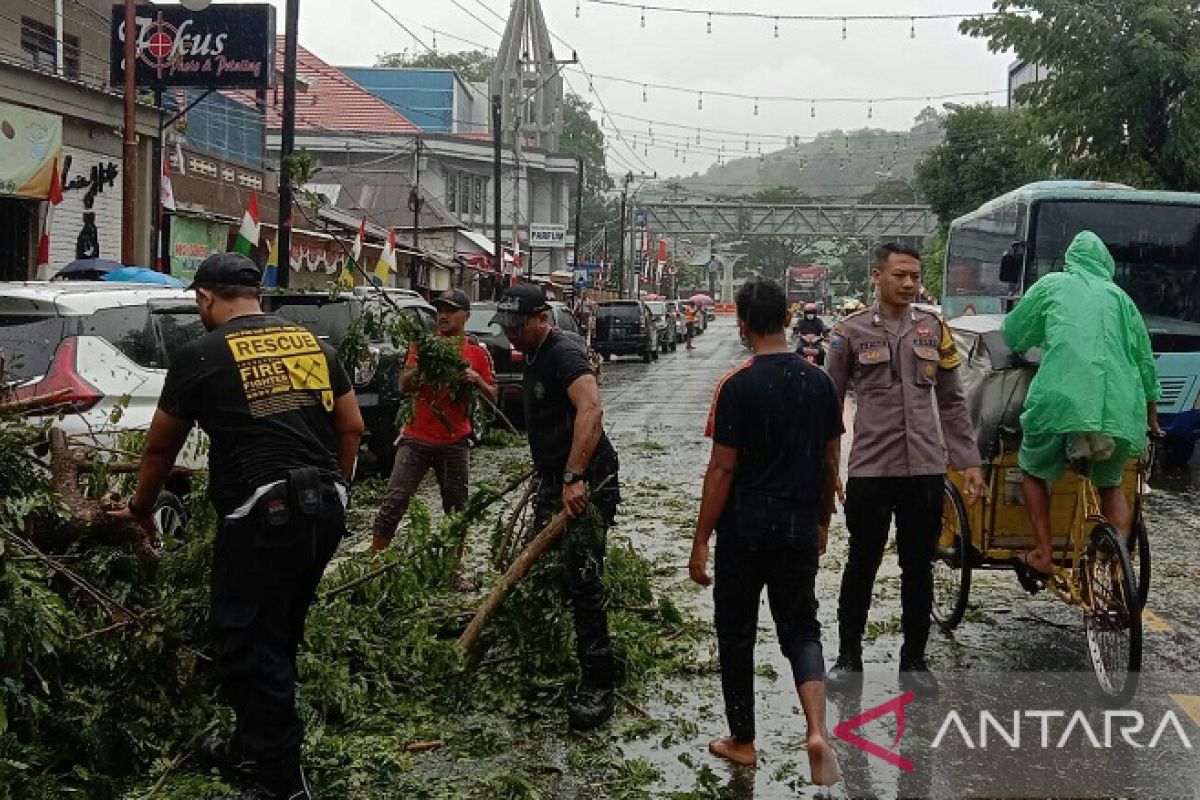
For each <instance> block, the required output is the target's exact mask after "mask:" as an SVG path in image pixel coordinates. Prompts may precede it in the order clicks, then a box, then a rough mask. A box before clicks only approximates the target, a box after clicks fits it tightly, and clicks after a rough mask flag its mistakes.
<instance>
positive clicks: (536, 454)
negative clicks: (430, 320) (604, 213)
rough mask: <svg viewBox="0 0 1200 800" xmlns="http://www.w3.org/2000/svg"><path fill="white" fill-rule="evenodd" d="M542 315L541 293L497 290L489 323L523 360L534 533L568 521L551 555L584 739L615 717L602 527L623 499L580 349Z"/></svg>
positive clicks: (574, 715)
mask: <svg viewBox="0 0 1200 800" xmlns="http://www.w3.org/2000/svg"><path fill="white" fill-rule="evenodd" d="M549 308H550V307H549V305H547V303H546V296H545V294H544V293H543V292H542V290H541V289H540V288H539V287H537V286H534V285H531V284H525V285H520V286H513V287H510V288H508V289H506V290H505V291H504V295H503V296H502V297H501V298H500V302H499V304H498V305H497V310H496V315H495V317H493V318H492V322H494V323H497V324H499V325H500V326H501V327H502V328H503V329H504V335H505V336H507V337H508V340H509V342H511V343H512V345H513V347H515V348H517V349H518V350H520V351H521V352H522V353H524V354H525V379H524V395H525V427H526V430H527V432H528V435H529V450H530V452H531V453H532V454H533V465H534V470H535V471H536V473H537V480H538V481H539V482H540V486H539V490H538V497H537V509H536V512H535V515H534V518H535V526H534V527H535V528H536V529H538V530H540V529H542V528H543V527H544V526H545V525H546V524H547V523H548V522H549V521H550V519H551V517H553V515H554V514H556V513H557V512H558V511H560V510H562V509H564V508H565V509H566V510H567V512H568V514H569V515H570V516H571V517H572V521H571V523H570V525H569V527H568V528H567V530H566V531H565V532H564V533H563V535H562V538H561V539H560V540H559V548H560V549H561V552H562V562H563V570H564V576H563V577H564V581H565V584H566V594H567V597H568V598H569V600H570V602H571V610H572V612H573V614H574V617H575V638H576V647H577V651H578V654H579V666H580V670H581V671H582V673H583V682H582V684H581V685H580V687H579V691H578V693H577V695H576V697H575V699H574V700H573V701H572V703H571V705H570V707H569V708H568V717H569V719H570V723H571V727H573V728H575V729H576V730H589V729H591V728H595V727H597V726H599V725H601V724H603V723H604V722H605V721H607V720H608V718H609V717H611V716H612V712H613V699H614V692H613V680H614V674H613V671H614V665H613V652H612V642H611V641H610V640H609V636H608V611H607V605H608V600H607V597H606V595H605V591H604V583H603V576H604V555H605V551H606V541H607V534H608V528H609V527H610V526H611V525H612V523H613V519H614V517H615V516H616V512H617V504H618V503H619V502H620V499H621V496H620V491H619V488H618V486H617V451H616V450H614V449H613V446H612V443H611V442H609V440H608V436H606V435H605V433H604V427H603V414H604V412H603V409H602V408H601V405H600V389H599V386H598V385H597V384H596V375H595V372H593V370H592V365H591V361H590V360H589V359H588V352H587V344H586V343H585V342H584V340H583V338H582V337H580V336H578V335H576V334H573V333H568V332H565V331H561V330H557V329H553V328H552V327H551V324H550V320H549V317H548V315H547V313H546V312H547V311H548V310H549ZM589 490H590V496H589Z"/></svg>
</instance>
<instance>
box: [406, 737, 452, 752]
mask: <svg viewBox="0 0 1200 800" xmlns="http://www.w3.org/2000/svg"><path fill="white" fill-rule="evenodd" d="M445 746H446V742H445V740H444V739H430V740H429V741H427V742H412V743H410V744H406V745H404V752H406V753H428V752H430V751H431V750H440V749H441V748H443V747H445Z"/></svg>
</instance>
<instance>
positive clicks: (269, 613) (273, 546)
mask: <svg viewBox="0 0 1200 800" xmlns="http://www.w3.org/2000/svg"><path fill="white" fill-rule="evenodd" d="M286 489H287V486H286V484H285V485H284V486H283V487H282V491H276V492H273V493H268V495H267V496H265V497H263V498H262V499H260V500H259V502H258V503H257V504H256V505H255V506H254V508H252V509H251V511H250V513H249V514H248V515H247V516H246V517H245V518H242V519H224V520H222V521H221V524H220V528H219V529H218V533H217V539H216V542H215V545H214V552H213V569H212V629H213V631H212V632H213V639H214V650H215V655H216V671H217V677H218V681H219V683H220V685H221V688H222V690H223V691H224V693H225V695H226V698H227V699H228V701H229V704H230V705H231V706H232V707H233V711H234V714H235V715H236V718H237V725H236V728H235V732H234V737H233V740H232V742H231V744H232V748H231V749H233V750H234V752H239V753H240V754H241V755H242V756H243V757H244V758H245V759H246V760H247V761H250V762H253V763H254V764H255V765H256V766H255V770H256V775H255V780H256V782H257V783H258V784H259V785H261V786H262V787H263V788H264V789H267V790H269V791H271V792H278V793H281V794H285V796H286V794H290V793H292V792H294V791H297V790H298V789H300V788H302V787H303V778H302V777H301V771H300V747H301V744H302V743H303V741H304V726H303V724H302V723H301V721H300V718H299V716H298V715H297V714H296V651H297V650H298V648H299V646H300V642H301V640H302V639H303V637H304V621H305V617H306V616H307V614H308V609H309V606H310V605H311V604H312V601H313V599H314V597H315V592H316V588H317V584H318V583H319V582H320V580H321V575H322V573H323V572H324V570H325V567H326V565H327V564H328V563H329V560H330V558H331V557H332V556H333V553H334V551H335V550H336V549H337V546H338V543H339V542H340V541H341V540H342V538H343V536H345V533H346V511H345V508H344V507H343V505H342V501H341V498H340V497H339V496H338V494H337V490H336V489H335V488H334V486H333V485H332V484H331V483H328V482H325V483H324V484H323V485H319V496H320V504H319V509H316V511H315V513H313V514H303V513H300V512H299V510H298V509H297V508H295V505H296V503H295V502H294V501H293V500H291V498H289V497H288V496H287V491H286ZM281 495H282V498H281ZM281 502H282V503H284V504H285V505H284V506H283V511H281V510H280V509H281V506H280V504H281Z"/></svg>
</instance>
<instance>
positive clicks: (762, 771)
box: [601, 318, 1200, 798]
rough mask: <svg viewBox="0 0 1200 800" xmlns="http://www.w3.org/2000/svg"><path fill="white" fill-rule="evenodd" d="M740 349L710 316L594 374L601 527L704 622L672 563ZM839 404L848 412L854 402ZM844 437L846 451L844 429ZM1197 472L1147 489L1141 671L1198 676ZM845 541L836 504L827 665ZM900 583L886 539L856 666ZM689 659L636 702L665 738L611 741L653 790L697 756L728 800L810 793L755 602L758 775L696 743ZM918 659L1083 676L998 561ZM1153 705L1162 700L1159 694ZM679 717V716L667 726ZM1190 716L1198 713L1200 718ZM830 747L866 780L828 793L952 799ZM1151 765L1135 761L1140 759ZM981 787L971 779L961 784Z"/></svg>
mask: <svg viewBox="0 0 1200 800" xmlns="http://www.w3.org/2000/svg"><path fill="white" fill-rule="evenodd" d="M747 357H749V351H747V350H745V349H744V348H743V347H742V345H741V343H740V342H739V340H738V337H737V334H736V328H735V326H734V324H733V321H732V320H731V319H728V318H722V319H718V320H717V322H716V323H715V324H713V325H711V326H710V327H709V330H708V332H706V333H705V334H704V335H702V336H700V337H698V338H697V339H696V350H694V351H691V352H687V351H685V350H684V349H683V348H682V346H681V347H680V348H679V350H678V351H677V352H675V353H671V354H665V355H662V356H661V357H660V359H659V361H658V362H656V363H653V364H649V365H646V364H642V363H641V362H640V361H636V360H632V359H620V360H617V361H614V362H611V363H609V364H606V365H605V368H604V373H603V377H602V381H601V390H602V394H603V398H604V405H605V427H606V429H607V430H608V432H609V435H610V437H611V438H612V439H613V441H614V443H615V445H616V446H617V449H618V451H619V452H620V456H621V468H622V485H623V491H624V494H625V498H626V502H625V504H624V505H623V507H622V513H621V516H620V523H619V527H618V529H617V531H615V536H616V537H617V538H618V539H625V538H628V539H629V540H631V541H632V542H633V543H634V544H635V546H637V547H638V548H639V549H641V550H642V551H643V552H644V553H645V554H647V555H648V556H650V557H651V558H652V560H653V561H654V562H655V563H657V564H658V565H659V566H660V573H659V574H660V579H659V582H660V585H659V588H660V590H661V591H665V592H667V593H668V594H669V595H670V596H671V597H672V598H673V599H675V600H676V602H677V603H679V604H680V605H681V606H682V607H684V608H686V609H687V610H689V611H690V612H691V613H693V614H695V615H696V616H697V617H699V618H701V619H705V620H711V618H712V606H711V602H712V600H711V598H712V596H711V593H710V592H709V591H708V590H702V589H700V588H699V587H696V586H694V585H693V584H691V583H690V582H689V581H688V580H687V569H686V562H687V556H688V550H689V546H690V538H691V533H692V528H693V525H694V520H695V514H696V510H697V509H698V506H699V497H700V491H701V482H702V479H703V472H704V468H705V465H706V463H707V459H708V449H709V448H708V442H707V440H706V439H705V438H704V436H703V432H704V426H705V421H706V417H707V414H708V410H709V403H710V400H711V396H712V392H713V389H714V387H715V385H716V383H717V382H718V380H719V379H720V378H721V376H722V375H724V374H725V373H726V372H728V371H729V370H731V369H733V368H734V367H735V366H737V365H738V364H739V363H741V362H742V361H744V360H745V359H746V358H747ZM847 411H848V415H847V419H848V421H849V415H850V413H852V410H851V409H847ZM847 427H848V428H849V427H850V426H849V424H848V425H847ZM844 447H845V450H846V452H848V450H849V447H850V437H849V436H847V437H846V439H845V441H844ZM1198 477H1200V468H1198V467H1197V464H1196V463H1195V462H1193V464H1192V465H1191V467H1190V468H1189V469H1188V470H1185V471H1183V472H1177V473H1172V474H1170V475H1163V474H1156V475H1155V478H1154V486H1155V489H1154V492H1153V494H1152V495H1151V497H1150V499H1149V501H1148V512H1147V518H1148V526H1149V529H1150V532H1151V541H1152V544H1153V549H1154V555H1153V565H1154V574H1153V581H1152V589H1151V595H1150V601H1149V604H1148V610H1147V614H1146V617H1145V645H1144V650H1145V656H1144V663H1143V669H1144V671H1145V672H1146V673H1147V674H1153V675H1161V676H1164V677H1166V676H1170V675H1171V674H1173V673H1182V672H1186V673H1192V674H1195V673H1200V623H1198V622H1197V620H1198V619H1200V593H1198V592H1197V591H1196V589H1197V586H1198V585H1200V557H1198V553H1200V545H1198V544H1197V542H1198V540H1200V524H1198V522H1197V517H1196V513H1195V509H1196V508H1197V504H1196V501H1197V495H1198V494H1200V490H1198V489H1197V486H1198ZM845 542H846V532H845V526H844V522H843V520H842V518H841V514H840V509H839V514H838V517H837V518H836V519H835V520H834V525H833V528H832V530H831V534H830V547H829V553H828V554H827V555H826V556H825V558H824V560H823V562H822V569H821V571H820V573H819V577H818V587H817V594H818V599H819V600H820V603H821V607H820V614H819V616H820V620H821V623H822V625H823V631H824V634H823V640H824V644H825V655H826V661H827V663H832V661H833V659H834V657H835V656H836V648H837V628H836V597H837V591H838V586H839V582H840V577H841V567H842V565H843V564H844V560H845V552H846V549H845V547H846V545H845ZM899 588H900V586H899V569H898V566H897V563H896V558H895V550H894V546H892V545H889V548H888V554H887V555H886V556H885V559H884V563H883V566H882V568H881V569H880V574H879V578H878V580H877V583H876V587H875V594H874V598H875V602H874V605H873V608H872V613H871V622H870V625H869V627H868V631H867V637H866V641H865V653H864V655H865V658H866V660H867V662H868V670H869V671H874V672H877V673H878V674H881V675H894V670H895V663H896V658H897V656H898V653H899V648H900V634H899V619H900V607H899ZM696 657H697V661H698V664H699V668H698V669H697V672H696V675H695V676H692V677H689V678H687V679H677V680H672V681H669V682H667V683H666V684H665V685H663V686H661V687H660V689H659V690H658V691H657V692H655V693H654V696H653V697H651V698H649V699H648V700H647V702H646V708H647V709H648V710H649V711H650V713H651V714H652V715H653V716H655V717H656V718H664V719H669V720H673V721H674V723H673V724H674V728H673V729H672V733H671V735H668V736H664V737H661V738H659V737H651V738H649V739H647V740H644V741H634V742H632V743H629V744H626V745H624V750H625V752H626V754H627V755H629V756H630V757H644V758H647V759H649V760H650V761H651V762H652V763H653V764H654V765H655V766H656V767H658V768H659V770H660V771H661V773H662V778H661V780H660V782H659V783H658V785H656V787H655V790H656V792H661V793H662V796H665V795H666V793H669V792H672V791H686V790H693V789H695V787H696V786H697V774H698V772H700V771H702V770H703V769H704V767H705V766H707V767H709V768H711V769H712V770H713V771H714V772H715V773H716V777H717V778H719V783H720V784H721V786H722V787H724V788H725V789H726V790H728V792H729V794H730V795H732V796H736V797H757V798H776V797H779V798H785V797H796V796H798V795H806V794H811V793H812V789H811V787H807V785H806V780H805V779H806V778H807V775H808V766H807V759H806V758H805V755H804V752H803V717H802V716H800V712H799V707H798V703H797V700H796V696H795V690H794V687H793V686H792V682H791V670H790V668H789V666H788V664H787V661H786V660H785V659H783V657H782V656H781V655H780V653H779V650H778V648H777V646H776V640H775V634H774V631H773V626H772V623H771V620H770V613H769V610H768V609H767V607H766V604H765V598H764V603H763V606H762V613H761V615H760V635H759V648H758V663H759V665H760V667H759V678H758V680H757V685H756V689H757V705H758V721H759V741H758V744H759V748H760V758H761V763H760V768H759V769H758V770H757V772H754V773H738V772H735V771H732V770H729V769H728V768H726V767H725V766H724V765H723V764H721V763H719V762H718V761H716V760H715V759H713V758H711V757H710V756H709V755H708V754H707V751H706V745H707V742H708V741H709V739H711V738H713V737H716V736H721V735H724V734H725V733H726V728H725V722H724V715H723V710H722V705H721V696H720V687H719V676H718V673H717V671H716V661H715V658H716V656H715V641H713V642H709V643H708V645H707V646H702V647H700V648H698V652H697V654H696ZM929 660H930V663H931V665H932V667H933V668H934V669H935V670H937V671H941V672H943V673H947V674H950V675H952V676H959V675H961V674H965V673H967V672H968V671H970V672H976V671H978V672H980V673H1008V674H1012V673H1014V672H1021V671H1028V672H1049V671H1057V672H1071V673H1079V674H1080V675H1081V676H1082V677H1083V678H1089V676H1090V674H1091V665H1090V661H1089V659H1088V655H1087V643H1086V640H1085V636H1084V630H1083V624H1082V618H1081V614H1080V612H1079V611H1078V610H1077V609H1072V608H1069V607H1067V606H1065V605H1064V604H1062V603H1061V602H1059V601H1058V600H1056V599H1054V598H1052V597H1049V596H1047V594H1046V593H1044V592H1043V593H1041V594H1039V595H1037V596H1030V595H1028V594H1026V593H1025V592H1023V591H1022V590H1021V588H1020V586H1019V585H1018V584H1017V581H1016V579H1015V577H1014V576H1013V575H1012V573H1011V572H1007V571H1001V572H990V573H979V572H977V573H976V574H975V578H974V583H973V585H972V591H971V604H970V607H969V609H968V612H967V618H966V620H965V621H964V622H963V624H962V625H961V626H960V627H959V628H958V630H957V631H956V632H955V633H954V634H953V636H945V635H940V634H937V633H935V634H934V636H933V638H932V640H931V643H930V647H929ZM1162 702H1164V703H1167V702H1170V701H1168V700H1167V699H1166V698H1165V693H1164V696H1163V698H1162ZM849 713H851V714H853V713H857V710H854V709H852V710H851V711H850V712H849ZM1198 716H1200V713H1198ZM841 718H844V717H842V716H839V710H838V708H837V707H836V706H833V707H831V710H830V723H829V724H830V727H831V728H832V727H833V725H834V724H836V722H838V721H839V719H841ZM1185 719H1186V718H1185ZM680 720H684V721H686V724H680V723H679V721H680ZM1195 724H1196V725H1200V719H1196V720H1195ZM1192 731H1193V732H1195V733H1197V734H1198V735H1197V737H1196V738H1197V743H1198V744H1200V728H1196V727H1193V728H1192ZM838 751H839V757H840V758H842V760H843V762H844V763H845V764H846V765H847V766H848V767H851V766H853V765H854V764H858V766H859V767H860V768H862V769H866V770H867V772H868V773H869V777H864V776H865V775H866V773H864V776H860V778H861V780H860V781H859V785H858V786H857V787H855V786H850V787H849V789H847V788H846V787H841V788H839V790H838V791H835V792H834V795H835V796H837V795H838V794H839V793H842V794H844V793H845V792H846V791H850V793H852V794H866V795H876V796H895V795H896V794H897V793H901V794H906V795H910V796H911V795H921V794H926V793H931V794H937V795H939V796H953V786H954V780H955V778H953V777H952V776H942V778H941V779H939V780H934V781H930V782H928V783H926V784H925V785H924V786H923V787H922V785H921V784H920V783H918V784H917V785H916V786H913V785H906V784H904V783H903V782H902V780H901V777H902V775H903V773H899V772H898V771H897V770H896V769H894V768H893V767H890V766H888V765H886V764H883V763H882V762H874V763H866V764H865V765H864V764H863V763H861V762H863V761H864V759H863V758H862V753H861V752H858V751H854V750H853V749H852V748H847V746H846V745H844V744H843V743H838ZM866 761H867V762H871V760H870V759H867V760H866ZM1152 764H1153V762H1152V761H1150V760H1147V761H1146V762H1145V764H1144V766H1145V767H1146V768H1149V767H1150V766H1151V765H1152ZM1154 769H1155V771H1157V772H1160V773H1165V774H1163V778H1162V780H1163V784H1162V786H1161V788H1163V789H1164V790H1165V789H1166V788H1167V787H1171V786H1172V783H1171V781H1172V777H1171V771H1170V770H1162V765H1158V767H1155V768H1154ZM863 780H865V781H866V783H863ZM1175 780H1179V778H1178V776H1175ZM1195 785H1196V784H1192V785H1187V784H1186V783H1185V784H1184V785H1178V786H1174V787H1172V788H1173V791H1172V793H1179V794H1186V795H1187V796H1192V793H1193V791H1194V790H1195ZM985 788H986V786H985V787H980V786H976V787H975V790H976V791H980V790H983V789H985ZM964 790H965V784H964ZM944 792H948V793H947V794H943V793H944Z"/></svg>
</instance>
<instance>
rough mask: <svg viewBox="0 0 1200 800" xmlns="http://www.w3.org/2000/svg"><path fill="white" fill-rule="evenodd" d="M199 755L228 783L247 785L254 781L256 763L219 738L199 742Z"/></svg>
mask: <svg viewBox="0 0 1200 800" xmlns="http://www.w3.org/2000/svg"><path fill="white" fill-rule="evenodd" d="M199 755H200V759H201V760H202V761H203V762H204V763H205V764H207V765H208V766H209V767H212V768H214V769H216V770H217V771H218V772H219V773H220V774H221V778H222V779H224V780H225V781H226V782H228V783H236V784H247V783H249V782H250V781H252V780H253V779H254V776H255V774H256V772H257V770H258V762H257V761H255V760H254V759H252V758H248V757H246V755H245V754H244V753H242V748H241V747H239V746H237V745H236V744H234V743H233V742H231V741H230V740H229V739H222V738H221V737H219V736H210V737H209V738H207V739H205V740H204V741H203V742H201V743H200V753H199Z"/></svg>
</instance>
